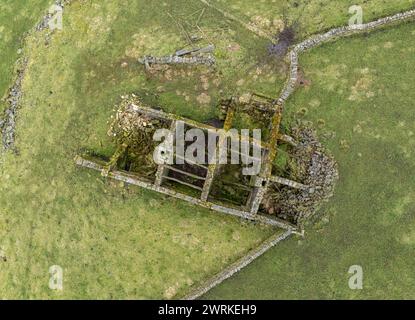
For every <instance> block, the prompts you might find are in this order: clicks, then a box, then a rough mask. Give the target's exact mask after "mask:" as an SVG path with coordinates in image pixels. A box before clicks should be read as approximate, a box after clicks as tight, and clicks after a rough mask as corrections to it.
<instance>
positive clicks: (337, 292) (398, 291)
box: [206, 23, 415, 299]
mask: <svg viewBox="0 0 415 320" xmlns="http://www.w3.org/2000/svg"><path fill="white" fill-rule="evenodd" d="M414 35H415V25H414V23H409V24H405V25H402V26H399V27H396V28H393V29H387V30H384V31H379V32H376V33H374V34H371V35H369V36H356V37H354V38H352V39H343V40H340V41H338V42H335V43H331V44H327V45H324V46H323V47H320V48H317V49H314V50H312V51H310V52H309V53H306V54H304V55H303V56H302V57H301V59H300V64H301V67H302V68H303V70H304V72H305V76H306V78H307V79H309V81H310V86H308V87H305V88H300V89H299V90H298V91H297V92H296V93H295V94H294V95H293V97H292V98H291V99H290V101H289V103H288V105H287V108H286V112H287V113H286V114H287V115H289V116H288V117H286V121H290V119H292V118H294V117H296V118H298V114H297V112H298V111H300V110H301V109H305V110H306V115H305V116H304V117H303V118H302V120H303V121H312V122H313V123H314V124H315V125H316V126H319V127H320V128H319V133H320V136H321V137H322V138H323V140H324V143H325V144H326V145H327V147H328V148H329V149H330V150H331V151H332V152H333V153H334V155H335V158H336V159H337V161H338V163H339V169H340V181H339V184H338V185H337V190H336V194H335V197H334V198H333V199H332V200H331V201H330V202H329V203H328V204H326V205H325V206H324V207H323V209H322V211H323V212H324V213H325V218H324V219H323V220H322V221H321V222H320V223H319V224H318V225H316V226H314V227H313V228H311V229H310V230H309V231H308V232H307V237H306V240H301V239H298V238H291V239H290V240H288V241H286V242H284V243H282V244H280V245H279V246H278V247H276V248H274V249H272V250H271V251H269V252H268V253H267V254H266V255H265V256H264V257H262V258H260V259H258V260H257V261H255V262H254V263H253V264H252V265H251V266H249V267H248V268H247V269H245V270H244V271H242V272H241V273H240V274H239V275H237V276H235V277H234V278H232V279H231V280H229V281H227V282H226V283H224V284H223V285H222V286H220V287H218V288H216V289H214V290H213V291H211V292H210V293H209V294H208V295H207V296H206V298H226V299H231V298H243V299H261V298H262V299H277V298H278V299H286V298H293V299H299V298H301V299H357V298H359V299H392V298H395V299H413V298H414V297H415V289H414V288H415V276H414V270H415V262H414V259H413V250H414V246H415V237H414V235H415V203H414V192H413V190H414V179H413V172H414V170H415V161H414V147H415V136H414V133H415V115H414V112H413V106H414V101H415V91H414V83H415V76H414V71H415V69H414V65H415V58H414V57H415V55H414V52H415V47H414V46H413V37H414ZM352 265H361V266H362V267H363V271H364V289H363V290H361V291H360V290H356V291H353V290H350V289H349V287H348V279H349V277H350V275H349V274H348V269H349V267H350V266H352Z"/></svg>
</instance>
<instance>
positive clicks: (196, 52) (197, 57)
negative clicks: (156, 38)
mask: <svg viewBox="0 0 415 320" xmlns="http://www.w3.org/2000/svg"><path fill="white" fill-rule="evenodd" d="M214 49H215V47H214V46H213V45H209V46H207V47H204V48H195V49H183V50H179V51H176V52H175V54H173V55H169V56H165V57H155V56H145V57H143V58H141V59H139V60H138V62H139V63H141V64H143V65H144V66H145V67H146V69H149V68H150V67H151V65H153V64H166V65H176V64H177V65H179V64H184V65H206V66H208V67H211V66H213V65H214V64H215V62H216V59H215V57H214V56H213V55H212V52H213V50H214Z"/></svg>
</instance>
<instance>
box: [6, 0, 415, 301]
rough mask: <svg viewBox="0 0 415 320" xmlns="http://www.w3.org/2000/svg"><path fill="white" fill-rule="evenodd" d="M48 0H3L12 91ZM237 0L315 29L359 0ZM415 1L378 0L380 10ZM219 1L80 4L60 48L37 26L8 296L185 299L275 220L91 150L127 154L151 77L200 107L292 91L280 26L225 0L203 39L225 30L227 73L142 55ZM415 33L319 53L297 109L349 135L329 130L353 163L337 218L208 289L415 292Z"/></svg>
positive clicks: (222, 49)
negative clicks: (112, 134) (120, 128)
mask: <svg viewBox="0 0 415 320" xmlns="http://www.w3.org/2000/svg"><path fill="white" fill-rule="evenodd" d="M221 2H222V3H220V2H215V3H216V4H217V5H218V6H224V2H223V1H221ZM47 3H48V1H40V0H39V1H30V2H29V1H19V2H16V1H8V0H7V1H3V2H2V4H0V8H1V10H0V39H1V42H0V48H1V49H2V50H0V58H1V59H0V61H1V62H0V75H1V78H0V90H1V92H2V93H3V92H5V90H6V88H7V87H8V86H9V85H10V84H11V80H12V78H13V73H12V70H13V65H14V61H15V60H16V59H17V57H18V53H17V50H18V49H19V48H20V47H22V46H23V44H22V42H21V39H22V36H23V33H24V32H26V31H28V30H29V29H30V28H31V26H33V25H34V24H35V22H36V21H37V20H39V19H40V17H41V16H42V12H43V11H44V10H45V9H46V8H47ZM229 3H230V4H229V6H227V9H228V10H229V11H231V12H233V14H234V15H236V16H238V17H240V18H241V19H244V20H246V21H249V20H250V19H252V18H253V17H255V16H256V15H258V14H259V15H261V14H260V13H261V12H264V13H263V15H264V16H265V17H266V18H267V19H271V18H273V17H274V14H273V12H274V11H273V10H274V6H275V17H276V19H282V17H283V13H282V12H283V9H284V8H288V9H287V10H288V15H289V18H290V19H291V20H295V19H296V18H299V17H304V19H302V20H301V28H300V32H301V35H300V36H301V37H304V36H306V35H308V34H310V33H313V32H316V31H318V30H321V29H327V28H329V27H332V26H337V25H343V24H345V23H347V20H348V14H347V8H348V7H349V5H350V3H351V1H340V0H336V1H328V0H325V1H310V3H309V5H308V6H307V10H305V11H304V13H302V14H301V15H300V9H301V8H297V7H293V3H292V2H291V1H287V2H285V1H284V2H283V1H276V2H264V1H262V2H258V3H257V4H256V5H251V4H250V5H249V6H248V2H245V1H241V0H239V1H236V0H232V1H231V2H229ZM250 3H251V2H250ZM282 3H284V5H282ZM411 5H413V1H406V0H399V1H394V2H393V3H392V2H390V1H382V0H371V1H366V2H365V4H363V7H364V9H367V10H366V11H367V13H368V14H367V15H365V20H368V19H369V20H370V19H371V18H374V17H377V16H383V15H386V14H389V13H393V12H396V11H400V10H405V9H408V8H409V7H410V6H411ZM203 7H204V6H203V3H201V2H200V1H198V0H191V1H189V0H187V1H185V0H179V1H167V0H166V1H159V0H155V1H151V2H148V1H144V0H134V1H128V3H127V2H125V1H105V2H102V1H75V2H74V3H73V4H72V5H71V6H70V7H68V8H67V9H66V11H65V15H64V28H63V30H62V31H57V32H55V33H54V35H53V36H52V39H51V42H50V44H49V45H45V33H46V32H42V33H32V34H31V35H30V36H29V37H28V38H27V41H26V43H25V47H24V50H23V53H22V54H24V55H26V56H28V58H29V66H28V69H27V73H26V76H25V79H24V83H23V90H24V98H23V101H22V105H21V109H20V111H19V119H18V123H17V132H16V134H17V140H16V144H17V148H18V150H19V153H18V154H17V155H14V154H11V153H8V154H6V155H4V156H3V159H1V160H2V161H1V162H0V251H1V252H0V253H2V255H4V256H5V257H6V260H5V261H1V260H0V298H9V299H10V298H54V299H60V298H114V299H120V298H173V297H180V296H182V295H183V294H185V293H186V292H187V291H188V290H189V289H190V288H191V287H192V286H195V285H197V284H199V283H200V282H202V281H203V280H205V279H206V278H208V277H210V276H211V275H213V274H214V273H216V272H218V271H219V270H221V268H223V267H224V266H226V265H228V264H229V263H231V262H233V261H235V260H236V259H237V258H238V257H240V256H241V255H243V254H244V253H245V252H247V251H248V250H249V249H250V248H253V247H255V246H256V245H258V244H259V243H260V242H261V241H262V240H264V239H265V238H267V237H268V236H269V235H270V234H271V232H272V231H271V230H270V229H269V228H267V227H263V226H258V225H253V224H251V223H245V222H242V221H240V220H238V219H233V218H230V217H226V216H224V215H221V214H216V213H212V212H210V211H207V210H203V209H200V208H195V207H193V206H190V205H188V204H185V203H182V202H180V201H178V200H172V199H170V198H167V197H164V196H161V195H158V194H155V193H152V192H147V191H144V190H141V189H138V188H134V187H127V186H124V185H122V184H120V183H116V182H113V181H108V180H106V179H103V178H102V177H100V176H99V174H95V173H94V172H90V171H88V170H84V169H80V168H77V167H75V165H74V163H73V158H74V156H75V155H76V154H78V153H80V152H82V151H84V150H85V149H88V150H94V151H96V152H98V153H100V154H104V155H110V154H111V153H112V152H113V151H114V150H113V149H114V147H113V146H112V144H111V143H110V141H109V139H108V138H107V136H106V131H107V128H108V124H107V121H108V120H109V118H110V116H111V115H112V114H113V108H114V105H115V104H116V103H117V102H119V101H120V95H122V94H125V93H130V92H135V93H137V94H139V95H140V96H142V97H144V100H145V101H146V102H149V103H152V104H157V105H160V106H162V107H163V108H164V109H165V110H166V111H171V112H176V113H178V114H181V115H184V116H187V117H190V118H193V119H195V120H199V121H205V120H208V119H210V118H212V117H214V116H215V114H216V112H217V110H216V108H215V103H216V102H217V101H218V99H219V98H220V97H223V96H225V97H226V96H228V95H230V94H234V93H235V92H236V93H238V94H242V93H245V92H247V91H251V90H258V91H260V92H262V93H265V94H268V95H272V96H276V95H277V94H278V92H279V91H280V89H281V87H282V85H283V83H284V80H285V76H286V75H285V73H284V72H282V71H281V72H277V73H276V72H275V69H274V68H273V64H272V63H271V62H270V61H269V60H264V57H265V56H266V46H267V42H266V40H264V39H261V38H258V37H256V36H254V35H253V34H252V33H251V32H249V31H247V30H246V29H244V28H243V27H242V26H241V25H239V24H238V23H236V22H234V21H229V20H227V19H224V18H223V16H222V15H221V14H220V13H219V12H217V11H215V10H213V9H207V10H206V11H205V14H204V15H203V17H202V19H201V20H200V21H199V23H200V28H201V29H202V32H203V35H204V37H205V40H204V42H202V43H201V44H205V43H207V42H208V41H209V40H210V39H213V40H212V41H213V42H214V43H215V46H216V51H215V55H216V56H217V58H218V63H217V69H216V71H215V72H211V71H209V70H207V69H205V68H202V67H201V68H197V69H185V68H183V69H177V70H175V71H167V72H162V73H160V74H155V75H146V74H145V73H144V70H143V67H142V66H140V65H138V64H136V63H135V59H136V58H139V57H140V56H142V55H146V54H154V55H162V54H169V53H171V52H172V51H174V50H177V49H180V48H181V47H183V46H184V45H185V43H186V42H185V39H184V36H183V34H182V32H181V31H180V28H179V27H177V25H176V24H175V23H176V22H175V21H184V20H186V21H188V22H189V24H186V28H187V31H188V32H190V33H198V32H200V30H199V29H198V28H196V27H195V26H194V24H195V23H196V20H197V19H196V18H195V17H197V14H196V13H198V12H200V10H201V9H203ZM247 7H248V8H249V9H250V10H251V11H250V12H247V11H246V10H247V9H246V8H247ZM318 7H322V11H320V10H318V9H317V8H318ZM334 9H338V11H336V10H334ZM345 10H346V11H345ZM167 12H168V13H169V15H168V14H167ZM265 12H266V13H265ZM254 20H255V19H254ZM319 20H321V21H320V22H318V21H319ZM255 21H260V20H258V19H256V20H255ZM275 25H278V22H276V23H275ZM192 26H193V27H192ZM413 30H414V28H413V24H410V25H407V26H403V27H399V28H397V29H393V30H388V31H385V32H379V33H377V34H376V35H373V36H370V37H358V38H355V39H352V40H345V41H341V42H338V43H335V44H331V45H327V46H324V47H322V48H318V49H316V50H314V51H312V52H311V53H310V54H307V55H306V56H304V57H303V58H302V59H301V65H302V66H303V67H304V69H305V72H306V77H307V78H308V79H310V81H311V85H310V87H308V88H305V89H302V90H300V91H299V92H298V93H297V94H296V95H295V96H294V97H293V98H292V100H291V101H290V105H289V106H288V107H287V114H286V116H287V120H288V119H289V115H294V114H295V113H296V111H297V110H299V109H300V108H302V107H306V108H307V109H308V113H307V115H306V117H305V120H312V121H314V122H316V123H317V122H319V123H322V122H321V121H318V120H320V119H323V120H324V122H325V126H324V128H321V133H322V134H323V133H325V132H326V131H327V132H328V133H330V132H335V134H336V136H335V137H334V138H332V139H327V141H326V144H327V145H328V147H329V148H330V150H332V152H333V153H334V154H335V156H336V158H337V160H338V161H339V165H340V174H341V181H340V183H339V186H338V188H337V194H336V196H335V198H334V199H333V200H332V201H331V202H330V203H328V204H327V206H325V208H324V210H325V211H326V212H328V217H329V218H330V222H326V224H325V225H323V223H322V224H320V225H318V226H316V227H314V228H313V229H312V230H310V232H308V234H307V238H306V240H301V241H299V239H294V238H293V239H291V240H289V241H287V242H286V243H282V244H280V245H279V246H278V247H277V248H275V249H274V250H272V251H271V252H270V253H268V254H267V255H266V256H264V257H263V258H262V259H260V260H258V261H256V262H255V263H254V264H253V265H252V266H251V267H249V268H248V269H247V270H246V271H244V272H242V273H241V274H240V275H237V276H236V277H234V278H232V279H231V280H229V281H228V282H226V283H225V284H224V285H223V286H221V287H219V288H217V289H215V290H214V291H212V292H211V293H209V295H208V297H210V298H220V297H231V298H242V297H244V298H245V297H249V298H285V297H291V298H301V297H304V298H311V297H316V298H318V297H323V298H333V297H346V298H353V297H355V298H359V297H389V296H396V297H411V296H412V297H413V289H411V287H412V288H413V277H412V278H411V276H412V274H411V272H412V270H413V269H414V266H413V259H411V255H410V252H411V250H413V246H414V230H415V229H414V222H413V215H412V216H411V209H412V212H413V204H412V202H411V199H412V198H411V197H412V195H413V192H412V193H411V192H410V190H411V189H413V188H411V187H413V183H412V179H411V178H410V177H411V175H410V173H411V172H413V165H414V164H413V161H412V160H411V156H412V152H413V144H414V138H413V137H412V135H411V136H410V135H409V134H410V133H411V132H412V131H413V129H414V128H413V123H414V122H413V113H411V112H410V110H411V97H412V95H413V93H412V91H413V90H412V89H413V88H412V84H413V80H414V79H413V77H414V76H413V67H411V66H413V64H411V63H410V62H412V60H413V48H412V47H409V48H408V49H406V48H405V47H404V46H405V44H406V45H408V44H410V43H411V41H412V38H411V37H413V36H414V31H413ZM368 48H369V49H370V48H372V49H371V50H366V49H368ZM366 51H367V52H366ZM379 56H381V58H379ZM346 57H350V58H349V59H348V60H347V61H346ZM125 63H127V65H125ZM1 95H2V94H1ZM412 98H413V97H412ZM350 99H351V100H350ZM412 100H413V99H412ZM346 111H348V112H346ZM342 112H343V114H342ZM411 117H412V118H411ZM412 134H413V133H412ZM343 140H344V141H346V142H344V141H343ZM342 141H343V142H342ZM340 144H342V145H343V148H344V147H345V146H347V145H350V149H348V150H343V149H341V148H340ZM326 219H327V218H326ZM352 264H361V265H362V266H363V267H364V269H365V270H367V271H366V273H365V276H366V278H365V286H366V289H365V290H363V291H362V292H352V291H350V290H349V289H348V287H347V277H348V275H347V269H348V267H349V266H350V265H352ZM51 265H60V266H61V267H62V268H63V270H64V290H63V291H62V292H55V291H51V290H50V289H49V288H48V282H49V277H50V275H49V272H48V270H49V267H50V266H51ZM398 271H399V272H398ZM392 275H393V276H394V277H396V279H393V277H392ZM393 280H395V282H393ZM411 290H412V291H411Z"/></svg>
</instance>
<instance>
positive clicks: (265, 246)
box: [183, 230, 292, 300]
mask: <svg viewBox="0 0 415 320" xmlns="http://www.w3.org/2000/svg"><path fill="white" fill-rule="evenodd" d="M291 234H292V231H291V230H288V231H286V232H284V233H283V234H278V235H273V236H271V237H270V238H269V239H268V240H266V241H265V242H264V243H262V244H261V245H260V246H259V247H257V248H255V249H253V250H252V251H250V252H249V253H248V254H247V255H245V256H244V257H242V258H241V259H239V260H238V261H236V262H235V263H233V264H231V265H230V266H229V267H227V268H225V269H224V270H223V271H221V272H220V273H218V274H217V275H215V276H214V277H212V278H211V279H210V280H208V281H206V282H205V283H204V284H203V285H202V286H200V287H199V288H197V289H195V290H194V291H192V292H191V293H190V294H188V295H187V296H185V297H184V298H183V300H195V299H197V298H199V297H201V296H202V295H204V294H205V293H206V292H208V291H209V290H210V289H212V288H214V287H216V286H217V285H219V284H221V283H222V282H223V281H225V280H226V279H228V278H230V277H232V276H233V275H234V274H235V273H237V272H239V271H241V270H242V269H243V268H245V267H246V266H247V265H249V264H250V263H251V262H252V261H254V260H255V259H257V258H259V257H260V256H262V255H263V254H264V253H265V252H267V251H268V250H269V249H271V248H272V247H274V246H276V245H277V244H278V243H279V242H280V241H283V240H285V239H286V238H288V237H289V236H290V235H291Z"/></svg>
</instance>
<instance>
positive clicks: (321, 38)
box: [278, 9, 415, 106]
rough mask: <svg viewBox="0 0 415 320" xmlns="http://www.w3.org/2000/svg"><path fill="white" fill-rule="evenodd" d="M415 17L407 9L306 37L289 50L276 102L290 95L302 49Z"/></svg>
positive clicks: (296, 77) (292, 90) (282, 100)
mask: <svg viewBox="0 0 415 320" xmlns="http://www.w3.org/2000/svg"><path fill="white" fill-rule="evenodd" d="M411 18H415V9H413V10H409V11H406V12H403V13H398V14H395V15H393V16H389V17H386V18H381V19H378V20H376V21H372V22H369V23H366V24H361V25H351V26H345V27H340V28H335V29H332V30H330V31H328V32H326V33H323V34H318V35H315V36H312V37H310V38H308V39H307V40H305V41H303V42H301V43H299V44H297V45H296V46H294V48H293V49H292V50H291V51H290V52H289V54H288V56H289V60H290V74H289V78H288V81H287V84H286V86H285V87H284V89H283V90H282V92H281V95H280V98H279V99H278V104H279V105H281V106H283V105H284V104H285V101H286V100H287V99H288V98H289V97H290V95H291V94H292V93H293V92H294V90H295V87H296V83H297V79H298V56H299V54H300V53H302V52H303V51H306V50H309V49H312V48H315V47H317V46H319V45H321V44H323V43H325V42H328V41H331V40H335V39H338V38H341V37H346V36H350V35H353V34H357V33H363V32H369V31H373V30H375V29H378V28H382V27H385V26H388V25H392V24H394V23H396V22H400V21H405V20H409V19H411Z"/></svg>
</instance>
